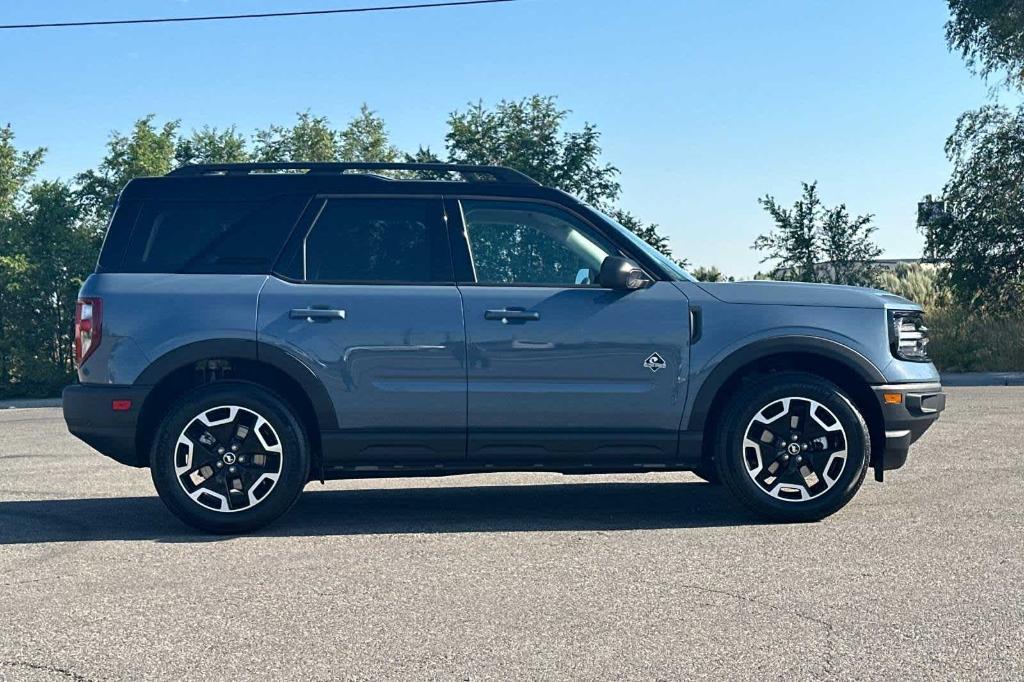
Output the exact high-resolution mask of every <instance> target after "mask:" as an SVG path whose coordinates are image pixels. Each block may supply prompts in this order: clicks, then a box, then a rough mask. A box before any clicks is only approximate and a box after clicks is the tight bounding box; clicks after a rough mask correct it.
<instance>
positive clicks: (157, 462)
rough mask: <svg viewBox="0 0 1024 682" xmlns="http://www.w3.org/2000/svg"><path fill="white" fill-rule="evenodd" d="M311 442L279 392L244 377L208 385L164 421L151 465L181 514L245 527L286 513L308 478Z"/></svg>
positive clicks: (207, 524)
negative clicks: (236, 380) (257, 384)
mask: <svg viewBox="0 0 1024 682" xmlns="http://www.w3.org/2000/svg"><path fill="white" fill-rule="evenodd" d="M309 451H310V448H309V441H308V438H307V436H306V433H305V431H304V430H303V428H302V424H301V423H300V422H299V420H298V419H296V417H295V415H294V414H293V413H292V410H291V409H290V408H289V407H288V405H287V404H285V403H284V402H283V401H282V400H281V399H280V398H278V397H277V396H276V395H274V394H273V393H271V392H269V391H267V390H266V389H264V388H262V387H259V386H256V385H254V384H247V383H242V382H224V383H215V384H208V385H206V386H201V387H199V388H197V389H195V390H193V391H191V392H189V393H187V394H186V395H184V396H183V397H182V398H180V399H179V400H178V402H177V403H175V404H174V405H173V406H172V407H171V409H170V410H169V411H168V413H167V416H166V417H165V418H164V420H163V421H162V422H161V424H160V428H159V431H158V433H157V437H156V439H155V442H154V445H153V449H152V452H151V453H150V470H151V473H152V476H153V483H154V484H155V485H156V489H157V492H158V493H159V494H160V499H161V500H163V502H164V504H166V505H167V508H168V509H170V510H171V512H173V513H174V515H175V516H177V517H178V518H179V519H181V520H182V521H184V522H185V523H187V524H188V525H190V526H193V527H194V528H198V529H200V530H204V531H207V532H212V533H243V532H247V531H251V530H255V529H257V528H260V527H262V526H264V525H266V524H268V523H270V522H271V521H273V520H274V519H276V518H277V517H279V516H281V515H282V514H284V513H285V512H286V511H288V509H289V508H290V507H291V506H292V505H293V504H294V503H295V501H296V499H298V496H299V493H300V492H302V488H303V487H304V486H305V485H306V482H307V481H308V477H309V467H310V454H309Z"/></svg>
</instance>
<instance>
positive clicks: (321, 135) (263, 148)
mask: <svg viewBox="0 0 1024 682" xmlns="http://www.w3.org/2000/svg"><path fill="white" fill-rule="evenodd" d="M340 150H341V141H340V139H339V135H338V131H336V130H334V129H333V128H331V124H330V121H328V120H327V117H325V116H313V115H312V114H311V113H309V112H308V111H305V112H302V113H300V114H298V121H297V122H296V123H295V125H293V126H292V127H290V128H286V127H284V126H280V125H272V126H270V127H269V128H264V129H262V130H258V131H256V136H255V150H254V152H253V156H254V158H255V160H256V161H277V162H282V161H337V160H338V158H339V156H340Z"/></svg>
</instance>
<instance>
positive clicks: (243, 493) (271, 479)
mask: <svg viewBox="0 0 1024 682" xmlns="http://www.w3.org/2000/svg"><path fill="white" fill-rule="evenodd" d="M283 464H284V452H283V449H282V447H281V439H280V438H279V437H278V435H277V431H275V430H274V427H273V426H272V425H271V424H270V422H268V421H267V420H266V419H265V418H264V417H263V416H262V415H260V414H258V413H257V412H255V411H253V410H251V409H248V408H245V407H239V406H237V405H222V406H219V407H213V408H210V409H208V410H204V411H203V412H201V413H199V414H198V415H196V416H195V417H193V418H192V420H191V421H189V423H188V424H187V425H186V426H185V428H184V429H183V430H182V432H181V434H180V435H179V436H178V440H177V443H176V444H175V450H174V473H175V477H176V478H177V479H178V484H179V485H180V486H181V488H182V490H184V491H185V494H186V495H188V496H189V497H190V498H192V500H193V501H194V502H195V503H196V504H198V505H199V506H201V507H204V508H206V509H210V510H212V511H216V512H226V513H227V512H239V511H244V510H247V509H252V508H253V507H255V506H256V505H258V504H259V503H260V502H262V501H263V500H265V499H267V497H268V496H269V495H270V492H271V491H272V490H273V489H274V487H275V486H276V485H277V481H278V479H279V478H280V476H281V470H282V468H283Z"/></svg>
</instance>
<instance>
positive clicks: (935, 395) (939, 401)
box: [872, 382, 946, 480]
mask: <svg viewBox="0 0 1024 682" xmlns="http://www.w3.org/2000/svg"><path fill="white" fill-rule="evenodd" d="M872 389H873V390H874V392H875V397H876V398H877V399H878V404H879V405H880V406H881V408H882V422H883V424H884V427H885V446H884V448H883V450H882V451H881V452H878V453H877V454H876V455H875V456H874V457H872V466H874V468H875V478H876V479H879V480H881V473H882V472H883V471H887V470H890V469H899V468H900V467H901V466H903V465H904V464H905V463H906V461H907V453H908V452H909V450H910V446H911V445H912V444H913V443H914V441H916V440H917V439H918V438H920V437H921V436H922V435H924V432H925V431H927V430H928V429H929V428H930V427H931V425H932V424H934V423H935V420H937V419H938V418H939V415H940V414H941V413H942V411H943V410H944V409H946V394H945V393H943V392H942V385H941V384H939V383H938V382H935V383H925V384H889V385H885V386H873V387H872ZM895 395H898V396H899V401H898V402H897V401H896V400H895V399H894V398H892V396H895ZM887 396H889V397H890V399H889V400H887V399H886V397H887Z"/></svg>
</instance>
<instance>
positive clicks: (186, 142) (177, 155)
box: [174, 126, 251, 166]
mask: <svg viewBox="0 0 1024 682" xmlns="http://www.w3.org/2000/svg"><path fill="white" fill-rule="evenodd" d="M250 158H251V155H250V154H249V150H248V147H247V144H246V140H245V137H244V136H243V135H241V134H240V133H239V132H238V131H237V129H236V128H235V126H231V127H229V128H225V129H224V130H218V129H217V128H211V127H210V126H203V127H202V128H200V129H199V130H193V131H192V133H191V134H190V135H189V136H188V137H180V138H179V139H178V141H177V144H176V145H175V148H174V160H175V162H176V163H177V164H178V165H179V166H184V165H185V164H188V163H241V162H245V161H249V160H250Z"/></svg>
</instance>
